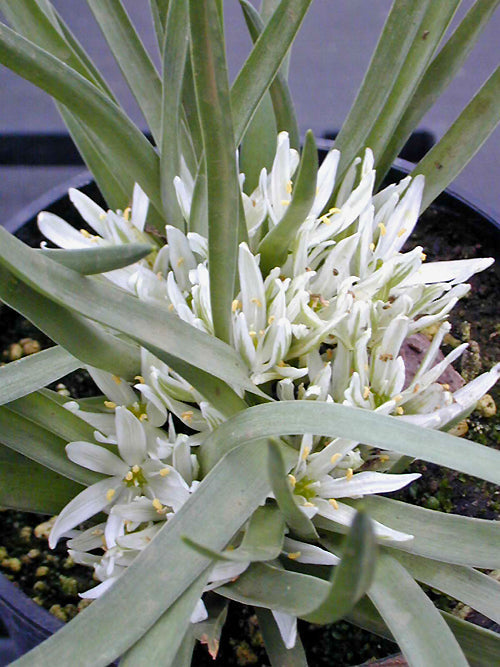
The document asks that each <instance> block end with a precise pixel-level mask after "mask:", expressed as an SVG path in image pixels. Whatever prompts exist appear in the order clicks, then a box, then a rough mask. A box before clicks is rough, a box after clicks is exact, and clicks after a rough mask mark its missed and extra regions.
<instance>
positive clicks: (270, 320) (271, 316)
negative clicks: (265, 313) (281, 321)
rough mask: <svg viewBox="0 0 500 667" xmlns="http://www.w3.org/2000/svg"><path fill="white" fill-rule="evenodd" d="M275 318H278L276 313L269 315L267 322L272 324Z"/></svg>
mask: <svg viewBox="0 0 500 667" xmlns="http://www.w3.org/2000/svg"><path fill="white" fill-rule="evenodd" d="M275 319H276V316H275V315H269V319H268V320H267V323H268V324H269V325H270V324H272V323H273V322H274V320H275Z"/></svg>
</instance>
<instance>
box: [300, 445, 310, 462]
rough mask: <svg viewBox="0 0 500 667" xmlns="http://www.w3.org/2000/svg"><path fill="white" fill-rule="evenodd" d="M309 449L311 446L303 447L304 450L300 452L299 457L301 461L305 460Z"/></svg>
mask: <svg viewBox="0 0 500 667" xmlns="http://www.w3.org/2000/svg"><path fill="white" fill-rule="evenodd" d="M310 451H311V448H310V447H304V451H303V452H302V455H301V457H300V458H301V459H302V460H303V461H305V460H306V459H307V457H308V456H309V453H310Z"/></svg>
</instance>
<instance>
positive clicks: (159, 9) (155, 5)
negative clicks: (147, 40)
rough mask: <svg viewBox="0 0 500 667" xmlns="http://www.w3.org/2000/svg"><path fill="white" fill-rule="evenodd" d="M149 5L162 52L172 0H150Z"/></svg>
mask: <svg viewBox="0 0 500 667" xmlns="http://www.w3.org/2000/svg"><path fill="white" fill-rule="evenodd" d="M149 5H150V9H151V16H152V18H153V25H154V29H155V33H156V40H157V42H158V49H159V51H160V54H161V53H162V49H163V44H164V38H165V25H166V23H167V12H168V8H169V5H170V0H149Z"/></svg>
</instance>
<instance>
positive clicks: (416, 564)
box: [391, 551, 500, 623]
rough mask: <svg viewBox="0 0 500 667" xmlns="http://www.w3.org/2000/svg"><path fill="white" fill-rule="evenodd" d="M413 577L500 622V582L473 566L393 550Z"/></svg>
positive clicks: (395, 556)
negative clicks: (443, 561)
mask: <svg viewBox="0 0 500 667" xmlns="http://www.w3.org/2000/svg"><path fill="white" fill-rule="evenodd" d="M391 555H392V556H393V557H394V558H396V560H398V561H399V562H400V563H401V564H402V565H403V566H404V568H405V569H406V570H407V571H408V572H409V573H410V574H411V576H412V577H413V578H414V579H417V580H418V581H421V582H422V583H424V584H427V585H428V586H432V588H437V589H438V590H440V591H442V592H443V593H446V595H451V596H452V597H454V598H456V599H457V600H460V602H463V603H464V604H466V605H468V606H470V607H472V608H473V609H475V610H476V611H478V612H479V613H480V614H483V615H484V616H487V617H488V618H491V619H492V620H494V621H495V623H500V583H499V582H498V581H496V580H495V579H494V578H493V577H489V576H488V575H486V574H483V573H482V572H478V571H477V570H474V569H473V568H471V567H464V566H462V565H450V564H449V563H440V562H439V561H436V560H431V559H429V558H422V556H413V555H412V554H409V553H403V552H402V551H393V552H391Z"/></svg>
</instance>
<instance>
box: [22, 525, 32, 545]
mask: <svg viewBox="0 0 500 667" xmlns="http://www.w3.org/2000/svg"><path fill="white" fill-rule="evenodd" d="M32 532H33V528H32V527H31V526H23V527H22V528H21V530H20V531H19V537H20V538H21V540H22V541H23V542H29V541H30V539H31V534H32Z"/></svg>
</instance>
